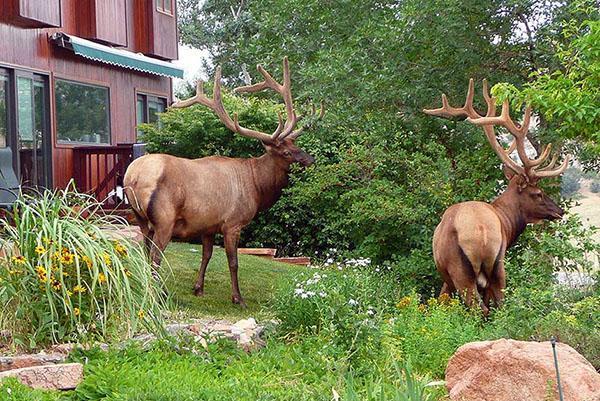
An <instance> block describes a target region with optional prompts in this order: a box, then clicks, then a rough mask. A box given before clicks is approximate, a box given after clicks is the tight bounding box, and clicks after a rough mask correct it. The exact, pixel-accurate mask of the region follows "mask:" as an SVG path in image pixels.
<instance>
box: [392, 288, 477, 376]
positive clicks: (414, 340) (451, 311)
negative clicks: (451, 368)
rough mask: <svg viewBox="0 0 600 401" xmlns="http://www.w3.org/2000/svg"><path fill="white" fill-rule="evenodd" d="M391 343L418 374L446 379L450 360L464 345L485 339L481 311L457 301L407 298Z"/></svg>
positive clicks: (402, 302)
mask: <svg viewBox="0 0 600 401" xmlns="http://www.w3.org/2000/svg"><path fill="white" fill-rule="evenodd" d="M396 307H397V311H396V312H395V313H394V315H393V317H392V320H391V325H390V328H389V330H390V332H389V338H390V339H389V341H391V342H392V347H393V348H396V349H397V350H398V353H399V355H398V356H399V357H400V358H404V359H410V360H411V361H412V363H413V365H414V367H415V369H416V370H417V371H418V372H421V373H427V374H431V375H432V376H433V377H438V378H442V377H444V371H445V370H446V364H447V363H448V359H450V357H451V356H452V355H453V354H454V352H455V351H456V350H457V349H458V347H460V346H461V345H463V344H465V343H468V342H471V341H478V340H482V339H483V334H482V333H483V327H484V321H483V318H482V316H481V313H480V311H479V310H477V309H474V310H468V309H467V308H465V307H464V306H463V305H462V303H461V302H460V301H458V300H457V299H453V298H449V297H443V298H442V299H441V300H439V301H438V300H437V299H436V298H430V299H429V300H428V301H427V303H426V304H422V303H420V302H419V297H418V296H405V297H404V298H402V299H401V300H400V301H399V302H398V304H397V305H396Z"/></svg>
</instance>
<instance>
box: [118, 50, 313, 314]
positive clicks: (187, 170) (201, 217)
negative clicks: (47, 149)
mask: <svg viewBox="0 0 600 401" xmlns="http://www.w3.org/2000/svg"><path fill="white" fill-rule="evenodd" d="M258 71H259V72H260V74H261V75H262V76H263V77H264V81H263V82H260V83H257V84H254V85H249V86H244V87H240V88H236V89H235V90H234V92H236V93H242V92H258V91H262V90H265V89H272V90H274V91H275V92H277V93H278V94H279V95H281V97H283V103H284V105H285V111H286V114H287V118H286V120H285V122H284V121H283V117H282V115H281V114H279V124H278V126H277V129H276V130H275V132H274V133H273V134H271V135H269V134H266V133H263V132H259V131H255V130H252V129H248V128H244V127H242V126H240V124H239V123H238V117H237V115H236V114H234V115H233V118H231V117H230V116H229V114H228V113H227V111H226V110H225V108H224V106H223V100H222V97H221V70H220V68H217V71H216V74H215V81H214V90H213V98H212V99H210V98H209V97H207V96H206V95H205V94H204V91H203V85H202V82H199V83H198V86H197V93H196V95H195V96H194V97H192V98H190V99H187V100H183V101H180V102H177V103H175V104H173V105H172V106H171V107H174V108H182V107H188V106H192V105H194V104H201V105H204V106H206V107H208V108H210V109H211V110H212V111H214V113H215V114H216V115H217V116H218V117H219V119H220V120H221V122H222V123H223V124H224V125H225V126H226V127H227V128H229V129H230V130H231V131H233V132H236V133H238V134H240V135H243V136H245V137H248V138H254V139H258V140H259V141H261V142H262V144H263V145H264V148H265V154H264V155H262V156H261V157H257V158H249V159H237V158H229V157H219V156H211V157H205V158H201V159H195V160H189V159H182V158H179V157H174V156H169V155H165V154H151V155H147V156H144V157H141V158H139V159H137V160H135V161H134V162H133V163H131V165H130V166H129V168H128V169H127V172H126V174H125V181H124V187H125V191H126V194H127V198H128V199H129V201H130V204H131V205H132V207H133V210H134V213H135V215H136V218H137V221H138V223H139V226H140V228H141V230H142V232H143V234H144V235H145V237H146V239H147V242H146V245H147V247H148V248H149V250H150V257H151V259H152V261H153V263H154V265H155V266H158V265H160V261H161V254H162V251H163V250H164V248H165V247H166V246H167V244H168V242H169V241H170V240H171V237H178V238H201V239H202V262H201V264H200V270H199V273H198V279H197V281H196V284H195V286H194V293H195V295H197V296H201V295H203V293H204V275H205V273H206V267H207V265H208V262H209V260H210V258H211V256H212V250H213V244H214V238H215V234H217V233H221V234H223V236H224V242H225V251H226V253H227V260H228V264H229V272H230V275H231V286H232V301H233V302H234V303H236V304H241V305H242V306H245V304H244V300H243V298H242V295H241V294H240V289H239V285H238V258H237V247H238V240H239V237H240V231H241V230H242V228H243V227H244V226H246V225H247V224H248V223H250V221H251V220H252V219H253V218H254V216H256V214H257V213H258V212H260V211H262V210H266V209H268V208H270V207H271V206H272V205H273V204H274V203H275V202H276V201H277V200H278V199H279V197H280V196H281V191H282V189H283V188H284V187H285V186H287V184H288V174H289V172H290V165H291V164H292V163H300V164H301V165H302V166H305V167H306V166H310V165H311V164H313V162H314V158H313V157H312V156H310V155H309V154H308V153H306V152H305V151H303V150H302V149H300V148H298V147H297V146H296V145H295V144H294V141H295V140H296V138H298V136H299V135H300V134H301V133H302V131H303V129H305V128H307V127H308V126H309V125H310V124H312V123H313V122H314V121H316V120H317V119H319V118H321V117H322V116H323V114H324V108H323V106H322V105H321V110H320V112H319V114H318V115H317V113H316V110H315V108H314V107H313V117H314V118H312V119H311V121H310V122H309V123H307V124H305V125H304V126H303V127H300V128H298V129H295V128H296V125H297V122H298V121H299V120H300V117H299V116H297V115H296V112H295V110H294V105H293V100H292V92H291V81H290V69H289V64H288V60H287V58H285V59H284V60H283V83H282V84H280V83H278V82H277V81H275V79H273V77H272V76H271V75H270V74H269V73H268V72H267V71H265V70H264V69H263V68H262V67H261V66H260V65H259V66H258Z"/></svg>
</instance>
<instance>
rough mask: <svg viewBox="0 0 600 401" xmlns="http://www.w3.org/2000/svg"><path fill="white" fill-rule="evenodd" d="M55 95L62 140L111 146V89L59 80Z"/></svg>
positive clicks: (59, 133)
mask: <svg viewBox="0 0 600 401" xmlns="http://www.w3.org/2000/svg"><path fill="white" fill-rule="evenodd" d="M55 94H56V119H57V122H58V132H57V135H58V140H59V141H61V142H82V143H105V144H108V143H110V118H109V99H108V88H102V87H98V86H90V85H84V84H78V83H74V82H69V81H61V80H57V81H56V89H55Z"/></svg>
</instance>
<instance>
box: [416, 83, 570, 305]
mask: <svg viewBox="0 0 600 401" xmlns="http://www.w3.org/2000/svg"><path fill="white" fill-rule="evenodd" d="M483 86H484V88H483V96H484V98H485V102H486V104H487V114H486V115H485V116H483V115H480V114H479V113H478V112H477V111H475V109H474V107H473V94H474V83H473V80H472V79H471V81H470V82H469V90H468V93H467V100H466V102H465V104H464V106H463V107H461V108H455V107H451V106H449V105H448V100H447V98H446V96H445V95H442V107H441V108H439V109H433V110H424V112H425V113H427V114H430V115H433V116H438V117H444V118H460V119H465V118H466V120H467V121H468V122H470V123H472V124H475V125H477V126H480V127H481V128H482V129H483V131H484V132H485V136H486V138H487V140H488V142H489V144H490V145H491V146H492V148H493V149H494V151H495V152H496V154H497V155H498V157H499V158H500V160H501V161H502V163H503V165H504V172H505V175H506V178H507V179H508V180H509V184H508V188H507V189H506V190H505V191H504V193H502V194H501V195H500V196H499V197H498V198H497V199H496V200H494V201H493V202H491V203H485V202H462V203H457V204H455V205H453V206H451V207H449V208H448V209H447V210H446V211H445V212H444V215H443V217H442V221H441V222H440V224H439V225H438V226H437V228H436V229H435V233H434V236H433V256H434V259H435V264H436V266H437V269H438V271H439V272H440V274H441V276H442V278H443V280H444V284H443V287H442V290H441V294H440V295H442V294H450V293H452V292H454V291H458V292H459V294H460V295H461V296H463V297H464V299H465V302H466V303H467V304H468V305H470V306H472V305H473V303H474V302H475V301H476V300H477V301H478V302H479V304H480V305H481V308H482V310H483V312H484V314H487V313H488V312H489V306H490V299H491V300H493V301H494V303H495V304H496V305H500V304H501V302H502V300H503V291H502V290H503V289H504V288H505V286H506V281H505V272H504V255H505V252H506V249H507V248H509V247H510V246H511V245H512V244H513V243H514V242H515V241H516V240H517V238H518V237H519V235H521V233H522V232H523V231H524V230H525V227H526V226H527V224H529V223H536V222H538V221H540V220H544V219H546V220H555V219H560V218H561V217H562V215H563V214H564V211H563V210H562V209H561V208H560V207H558V206H557V205H556V203H554V202H553V201H552V199H550V198H549V197H548V196H547V195H546V194H545V193H544V192H543V191H542V190H541V189H540V188H539V187H538V182H539V180H540V179H542V178H546V177H555V176H558V175H560V174H562V173H563V172H564V171H565V169H566V168H567V166H568V164H569V157H568V156H567V157H566V158H565V160H564V161H563V163H562V165H561V166H560V167H558V168H555V167H554V166H555V164H556V161H557V156H554V157H553V158H552V160H551V161H550V162H549V163H546V160H547V158H548V156H549V154H550V149H551V145H548V146H546V148H545V149H544V151H543V152H542V154H541V155H540V156H539V157H538V158H536V159H530V158H529V157H528V156H527V153H526V151H525V139H526V135H527V132H528V130H529V123H530V119H531V109H530V108H529V107H527V108H526V109H525V114H524V118H523V123H522V124H520V125H518V124H516V123H515V122H514V121H513V120H512V119H511V117H510V115H509V104H508V100H506V101H505V102H504V103H503V104H502V112H501V114H500V116H496V100H495V99H494V98H493V97H491V96H490V95H489V93H488V88H487V82H486V81H485V80H484V82H483ZM494 126H501V127H504V128H506V129H507V130H508V132H509V133H510V135H511V136H512V137H513V141H512V143H511V145H510V147H509V148H508V149H505V148H504V147H503V146H502V145H501V144H500V143H499V142H498V140H497V139H496V134H495V131H494ZM515 150H516V151H517V154H518V156H519V159H521V162H522V165H520V164H518V163H517V162H515V161H514V160H513V159H512V158H511V157H510V155H511V153H513V152H514V151H515ZM482 297H483V299H482Z"/></svg>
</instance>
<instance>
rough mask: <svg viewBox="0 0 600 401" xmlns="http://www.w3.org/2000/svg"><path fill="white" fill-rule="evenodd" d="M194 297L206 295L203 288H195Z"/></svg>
mask: <svg viewBox="0 0 600 401" xmlns="http://www.w3.org/2000/svg"><path fill="white" fill-rule="evenodd" d="M194 295H195V296H197V297H201V296H203V295H204V290H203V289H202V288H194Z"/></svg>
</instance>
